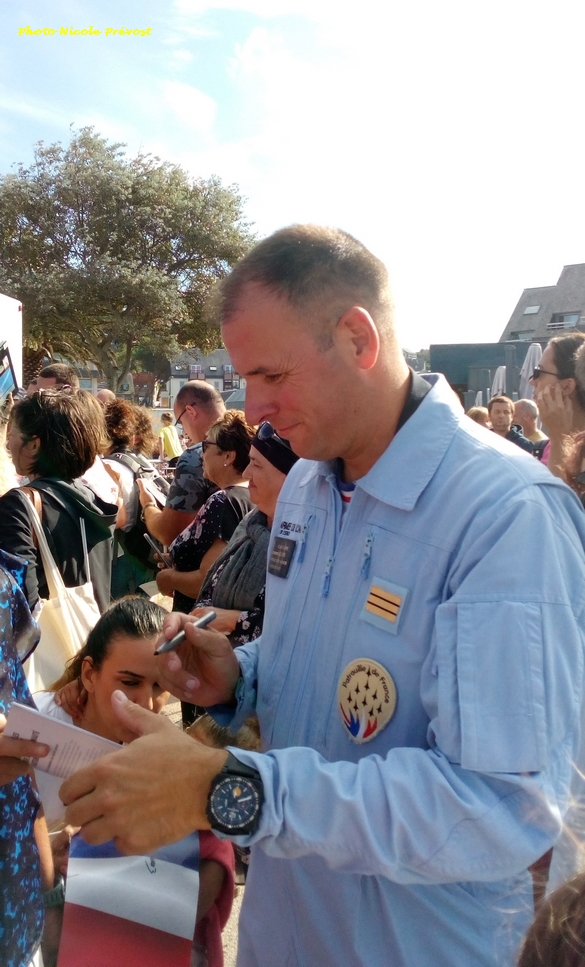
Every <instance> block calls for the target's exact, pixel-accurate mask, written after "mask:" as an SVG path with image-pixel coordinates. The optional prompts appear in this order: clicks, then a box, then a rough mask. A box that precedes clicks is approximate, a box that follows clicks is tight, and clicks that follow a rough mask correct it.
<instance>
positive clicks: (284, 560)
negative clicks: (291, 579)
mask: <svg viewBox="0 0 585 967" xmlns="http://www.w3.org/2000/svg"><path fill="white" fill-rule="evenodd" d="M296 546H297V542H296V541H293V540H291V538H290V537H275V538H274V542H273V544H272V550H271V551H270V560H269V561H268V571H269V573H270V574H274V575H275V576H276V577H277V578H285V577H286V576H287V575H288V572H289V568H290V565H291V562H292V559H293V555H294V552H295V548H296Z"/></svg>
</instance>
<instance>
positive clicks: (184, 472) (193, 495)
mask: <svg viewBox="0 0 585 967" xmlns="http://www.w3.org/2000/svg"><path fill="white" fill-rule="evenodd" d="M138 484H139V490H140V495H141V496H140V503H141V505H142V508H143V513H144V520H145V523H146V527H147V530H148V532H149V534H152V536H153V537H154V538H156V540H157V541H160V543H161V544H164V545H165V546H166V547H169V545H170V544H172V543H173V541H174V540H175V538H176V537H178V535H179V534H180V533H181V531H184V530H185V528H186V527H188V526H189V524H190V523H192V521H193V520H195V516H196V514H197V511H198V510H199V508H200V507H201V506H202V505H203V504H204V503H205V501H206V500H207V498H208V496H209V485H208V484H207V483H206V481H205V480H204V478H203V468H202V465H201V455H200V453H199V451H198V450H197V449H196V448H194V447H191V448H190V449H189V450H186V451H185V452H184V453H183V454H182V456H181V457H180V458H179V461H178V463H177V466H176V468H175V475H174V478H173V482H172V484H171V489H170V490H169V494H168V496H167V503H166V507H164V508H163V509H162V510H161V508H160V507H157V506H156V505H155V504H154V501H153V498H152V497H151V496H150V495H148V493H147V492H146V491H145V490H144V488H142V487H140V481H138Z"/></svg>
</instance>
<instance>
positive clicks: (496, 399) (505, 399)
mask: <svg viewBox="0 0 585 967" xmlns="http://www.w3.org/2000/svg"><path fill="white" fill-rule="evenodd" d="M494 403H507V404H508V406H509V407H510V409H511V410H512V415H513V414H514V400H511V399H510V397H509V396H492V398H491V400H490V401H489V403H488V405H487V408H488V413H491V412H492V407H493V405H494Z"/></svg>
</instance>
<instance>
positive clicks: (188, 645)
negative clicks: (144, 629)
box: [157, 612, 240, 707]
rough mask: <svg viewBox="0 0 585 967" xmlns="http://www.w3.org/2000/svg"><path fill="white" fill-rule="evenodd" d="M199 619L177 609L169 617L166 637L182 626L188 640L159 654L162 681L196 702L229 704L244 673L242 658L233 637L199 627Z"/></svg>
mask: <svg viewBox="0 0 585 967" xmlns="http://www.w3.org/2000/svg"><path fill="white" fill-rule="evenodd" d="M196 620H197V618H196V617H195V616H193V615H185V614H178V613H177V612H175V613H174V614H169V615H168V616H167V617H166V618H165V620H164V623H163V638H162V640H163V641H165V640H168V639H169V638H173V637H174V636H175V635H176V634H178V632H179V631H181V630H182V629H184V630H185V636H186V640H185V642H184V643H183V644H182V645H179V647H178V648H177V649H176V651H172V652H167V653H166V654H164V655H159V657H158V658H157V664H158V682H159V685H160V686H161V688H163V689H164V690H165V691H169V692H171V693H172V694H173V695H176V696H177V698H180V699H181V700H182V701H184V702H191V703H192V704H195V705H202V706H204V707H207V706H209V705H222V704H229V703H230V702H232V701H233V699H234V693H235V689H236V684H237V682H238V679H239V677H240V666H239V664H238V659H237V658H236V655H235V653H234V649H233V648H232V646H231V643H230V640H229V638H226V636H225V635H222V634H220V633H219V632H218V631H208V630H205V631H202V630H201V629H198V628H195V627H194V622H195V621H196Z"/></svg>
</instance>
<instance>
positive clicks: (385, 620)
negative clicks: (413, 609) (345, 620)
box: [361, 577, 408, 635]
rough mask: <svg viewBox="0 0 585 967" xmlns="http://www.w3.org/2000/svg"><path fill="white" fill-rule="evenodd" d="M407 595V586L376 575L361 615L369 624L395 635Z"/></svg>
mask: <svg viewBox="0 0 585 967" xmlns="http://www.w3.org/2000/svg"><path fill="white" fill-rule="evenodd" d="M407 596H408V590H407V588H402V587H400V586H399V585H398V584H390V582H389V581H384V580H383V579H382V578H379V577H374V579H373V581H372V584H371V586H370V590H369V591H368V597H367V599H366V602H365V604H364V608H363V611H362V614H361V617H362V619H363V620H364V621H367V622H368V623H369V624H372V625H376V627H377V628H382V629H383V630H384V631H389V632H390V633H391V634H393V635H395V634H396V632H397V631H398V625H399V624H400V620H401V618H402V612H403V610H404V603H405V601H406V598H407Z"/></svg>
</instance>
